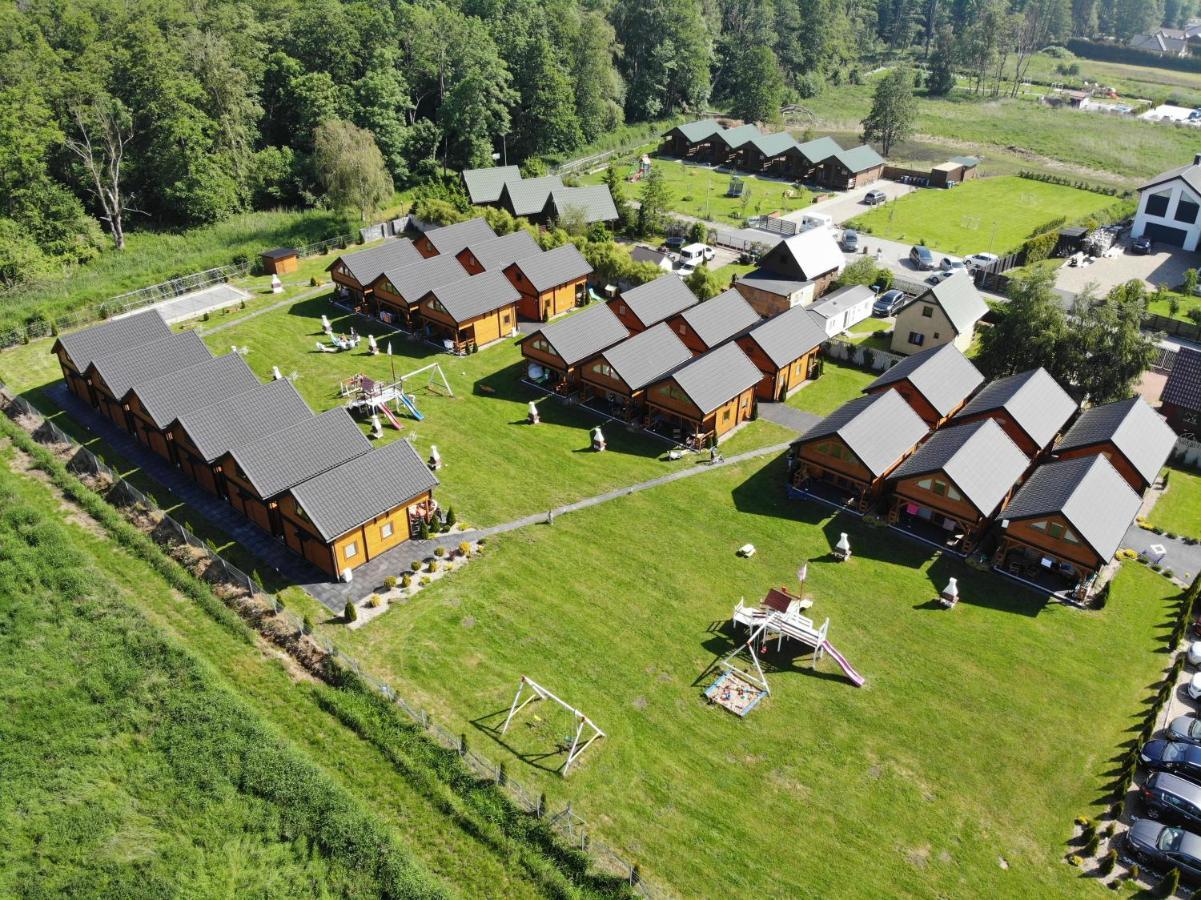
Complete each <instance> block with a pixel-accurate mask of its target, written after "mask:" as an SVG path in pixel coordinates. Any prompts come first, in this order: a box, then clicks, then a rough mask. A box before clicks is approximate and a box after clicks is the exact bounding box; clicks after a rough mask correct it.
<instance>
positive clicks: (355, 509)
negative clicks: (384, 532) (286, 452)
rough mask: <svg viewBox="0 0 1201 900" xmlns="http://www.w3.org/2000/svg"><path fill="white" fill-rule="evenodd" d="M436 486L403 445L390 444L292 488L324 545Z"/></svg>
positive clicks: (407, 443) (400, 442) (408, 449)
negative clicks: (323, 540) (323, 539)
mask: <svg viewBox="0 0 1201 900" xmlns="http://www.w3.org/2000/svg"><path fill="white" fill-rule="evenodd" d="M437 484H438V479H437V478H435V477H434V476H433V475H432V474H431V473H430V470H429V467H428V466H427V465H426V464H425V463H424V462H423V461H422V459H421V457H420V456H418V455H417V451H416V450H414V449H413V448H412V446H411V445H410V444H409V442H408V441H404V440H400V441H393V442H392V443H391V444H388V445H387V446H385V447H376V448H375V449H373V450H371V451H370V452H368V453H364V454H363V455H362V456H356V457H355V458H354V459H352V460H349V461H348V462H344V463H342V464H341V465H340V466H335V467H334V468H332V469H330V470H329V471H327V472H323V473H322V474H320V475H317V476H316V477H314V478H310V479H309V480H308V481H302V482H301V483H300V484H298V485H296V486H295V487H294V488H292V496H293V497H295V498H296V502H297V503H299V504H300V506H301V508H302V509H303V510H304V511H305V515H307V516H308V517H309V521H311V522H312V523H313V524H314V525H315V526H316V527H317V530H318V531H319V532H321V536H322V537H323V538H325V539H326V540H327V541H332V540H334V539H335V538H337V537H339V536H341V535H343V534H346V532H348V531H350V529H352V528H357V527H358V526H360V525H362V524H363V523H364V522H369V521H371V520H372V519H374V518H375V517H376V516H380V515H383V514H384V513H386V512H389V511H391V510H393V509H396V507H398V506H402V505H404V504H406V503H408V502H409V501H410V500H413V499H415V498H417V497H419V496H421V495H422V494H424V493H425V492H426V491H430V490H433V489H434V488H435V487H436V486H437Z"/></svg>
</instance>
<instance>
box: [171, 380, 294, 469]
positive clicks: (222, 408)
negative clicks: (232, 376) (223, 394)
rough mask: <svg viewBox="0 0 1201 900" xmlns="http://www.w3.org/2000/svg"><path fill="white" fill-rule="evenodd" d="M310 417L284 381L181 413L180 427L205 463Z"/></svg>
mask: <svg viewBox="0 0 1201 900" xmlns="http://www.w3.org/2000/svg"><path fill="white" fill-rule="evenodd" d="M311 418H313V411H312V410H311V409H309V406H308V404H307V403H305V402H304V400H303V399H302V398H301V396H300V394H298V393H296V388H295V387H293V386H292V382H290V381H288V379H286V378H281V379H280V380H278V381H268V382H267V383H266V384H258V385H256V386H255V387H252V388H250V390H248V391H244V392H243V393H241V394H237V395H236V396H233V397H227V398H226V399H224V400H222V401H220V402H219V403H211V404H209V405H208V406H204V407H201V408H199V409H193V410H190V411H188V412H185V413H183V414H182V415H181V416H180V417H179V424H180V427H182V428H183V430H184V431H186V432H187V433H188V437H190V438H191V439H192V443H193V444H195V445H196V449H197V450H199V451H200V453H201V454H202V455H203V456H204V459H205V461H206V462H213V461H214V460H216V459H217V458H218V457H220V456H221V455H222V454H224V453H228V452H229V451H230V450H232V449H233V448H234V447H241V446H242V445H243V444H249V443H250V442H251V441H254V440H258V439H259V438H262V437H266V436H267V435H269V434H274V433H275V432H277V431H281V430H282V429H284V428H289V427H291V426H292V425H295V424H297V423H298V422H302V421H304V420H306V419H311Z"/></svg>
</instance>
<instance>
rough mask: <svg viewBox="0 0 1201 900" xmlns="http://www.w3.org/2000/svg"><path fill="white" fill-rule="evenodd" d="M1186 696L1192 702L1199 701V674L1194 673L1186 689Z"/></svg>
mask: <svg viewBox="0 0 1201 900" xmlns="http://www.w3.org/2000/svg"><path fill="white" fill-rule="evenodd" d="M1186 690H1187V691H1188V695H1189V696H1190V697H1192V698H1193V699H1194V700H1201V672H1194V673H1193V677H1192V678H1191V679H1190V680H1189V683H1188V687H1187V688H1186Z"/></svg>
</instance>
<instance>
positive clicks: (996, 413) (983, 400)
mask: <svg viewBox="0 0 1201 900" xmlns="http://www.w3.org/2000/svg"><path fill="white" fill-rule="evenodd" d="M1077 409H1078V407H1077V405H1076V401H1075V400H1073V399H1072V398H1071V397H1070V396H1069V395H1068V393H1067V391H1065V390H1064V389H1063V388H1061V387H1060V386H1059V383H1058V382H1057V381H1056V380H1055V379H1054V378H1052V377H1051V376H1050V375H1049V374H1048V373H1047V370H1046V369H1043V368H1041V367H1040V368H1038V369H1031V370H1030V371H1028V372H1019V373H1018V374H1016V375H1010V376H1009V377H1007V378H1000V379H998V380H996V381H993V382H990V383H988V384H986V385H985V386H984V387H982V388H981V389H980V390H979V391H978V392H977V393H976V395H975V396H974V397H972V399H971V400H969V401H968V402H967V404H966V405H965V406H964V407H963V408H962V409H961V410H959V412H957V413H956V414H955V416H954V417H953V418H952V420H951V421H952V422H954V423H956V424H964V423H967V422H972V421H975V420H977V419H984V418H991V419H996V420H997V424H998V425H1000V426H1001V427H1002V428H1003V429H1005V433H1006V434H1008V435H1009V436H1010V437H1011V438H1013V441H1014V443H1015V444H1017V445H1018V447H1019V448H1021V451H1022V452H1023V453H1025V454H1026V455H1027V456H1029V457H1031V458H1032V459H1033V458H1036V457H1038V456H1039V455H1041V454H1042V453H1043V452H1044V451H1046V450H1047V449H1048V448H1050V446H1051V444H1052V443H1053V442H1054V441H1055V438H1056V437H1057V436H1058V435H1059V433H1060V432H1061V431H1062V430H1063V429H1064V427H1065V426H1066V425H1067V423H1068V421H1069V420H1070V419H1071V418H1072V416H1074V415H1075V414H1076V410H1077Z"/></svg>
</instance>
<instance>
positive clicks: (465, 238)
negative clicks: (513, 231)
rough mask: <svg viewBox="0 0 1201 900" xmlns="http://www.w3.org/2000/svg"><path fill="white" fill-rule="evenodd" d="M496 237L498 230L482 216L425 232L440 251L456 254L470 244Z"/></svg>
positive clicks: (446, 253)
mask: <svg viewBox="0 0 1201 900" xmlns="http://www.w3.org/2000/svg"><path fill="white" fill-rule="evenodd" d="M494 237H496V232H495V231H493V230H492V229H491V227H489V225H488V223H487V222H485V221H484V220H483V219H481V218H478V217H477V218H474V219H468V220H467V221H466V222H456V223H455V224H454V225H444V226H443V227H441V228H431V229H430V230H429V231H427V232H426V233H425V239H426V240H427V241H429V242H430V244H432V245H433V247H434V249H435V250H437V251H438V252H439V253H442V254H445V255H447V256H454V255H455V254H456V253H458V252H459V251H460V250H462V249H463V248H464V247H466V246H467V245H469V244H474V243H478V242H481V241H487V240H490V239H492V238H494Z"/></svg>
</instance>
